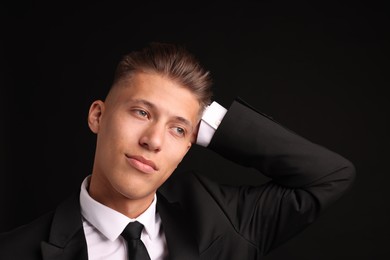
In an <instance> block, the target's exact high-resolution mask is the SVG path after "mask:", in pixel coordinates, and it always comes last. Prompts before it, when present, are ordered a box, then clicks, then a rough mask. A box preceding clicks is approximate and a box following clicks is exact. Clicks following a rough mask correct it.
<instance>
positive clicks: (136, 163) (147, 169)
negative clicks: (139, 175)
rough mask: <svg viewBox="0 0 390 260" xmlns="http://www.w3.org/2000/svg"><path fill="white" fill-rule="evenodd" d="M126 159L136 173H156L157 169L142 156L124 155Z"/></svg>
mask: <svg viewBox="0 0 390 260" xmlns="http://www.w3.org/2000/svg"><path fill="white" fill-rule="evenodd" d="M126 158H127V161H128V162H129V164H130V165H131V166H132V167H133V168H135V169H137V170H138V171H141V172H143V173H154V172H156V171H158V168H157V166H156V164H155V163H154V162H153V161H151V160H147V159H145V158H144V157H142V156H138V155H128V154H126Z"/></svg>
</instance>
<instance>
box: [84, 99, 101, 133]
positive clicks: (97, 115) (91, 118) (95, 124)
mask: <svg viewBox="0 0 390 260" xmlns="http://www.w3.org/2000/svg"><path fill="white" fill-rule="evenodd" d="M103 112H104V102H103V101H101V100H96V101H94V102H93V103H92V105H91V107H90V108H89V113H88V126H89V129H91V131H92V132H93V133H95V134H97V133H98V132H99V128H100V127H99V126H100V120H101V117H102V115H103Z"/></svg>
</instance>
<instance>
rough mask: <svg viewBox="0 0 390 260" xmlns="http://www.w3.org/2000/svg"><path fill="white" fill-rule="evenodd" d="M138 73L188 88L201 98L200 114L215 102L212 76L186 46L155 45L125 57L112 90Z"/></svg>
mask: <svg viewBox="0 0 390 260" xmlns="http://www.w3.org/2000/svg"><path fill="white" fill-rule="evenodd" d="M136 72H147V73H156V74H158V75H161V76H164V77H167V78H169V79H171V80H173V81H175V82H176V83H178V84H179V85H180V86H182V87H184V88H187V89H188V90H190V91H191V92H192V93H193V94H194V95H195V96H196V97H197V99H198V101H199V104H200V107H201V111H200V112H202V111H203V109H204V108H205V107H206V106H207V105H209V104H210V102H211V97H212V91H211V84H212V80H211V77H210V73H209V72H208V71H206V70H205V69H204V68H203V67H202V66H201V65H200V63H199V61H198V60H197V59H196V58H195V56H194V55H192V54H191V53H190V52H189V51H187V50H186V49H185V48H184V47H183V46H180V45H174V44H169V43H151V44H149V45H148V46H147V47H145V48H143V49H141V50H140V51H133V52H131V53H129V54H127V55H125V56H124V57H123V58H122V60H121V61H120V62H119V64H118V66H117V69H116V72H115V76H114V82H113V85H112V87H115V86H116V85H117V84H119V83H120V82H121V81H123V80H127V79H129V78H130V77H131V76H132V75H134V73H136Z"/></svg>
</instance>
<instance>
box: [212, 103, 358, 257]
mask: <svg viewBox="0 0 390 260" xmlns="http://www.w3.org/2000/svg"><path fill="white" fill-rule="evenodd" d="M208 148H209V149H211V150H213V151H215V152H217V153H219V154H220V155H222V156H223V157H225V158H227V159H229V160H231V161H234V162H236V163H238V164H241V165H244V166H247V167H253V168H255V169H257V170H258V171H259V172H261V173H262V174H264V175H266V176H268V177H270V178H271V179H272V180H271V181H270V182H269V183H267V184H265V185H262V186H259V187H248V186H245V187H239V188H233V187H220V188H219V189H210V190H212V192H213V193H214V196H215V197H216V198H217V199H218V200H219V203H220V204H221V205H224V208H225V209H226V210H227V211H228V212H227V214H228V215H229V216H230V217H231V221H232V223H235V225H236V226H237V227H236V228H237V230H238V232H240V233H241V234H242V235H243V236H244V237H246V238H247V239H248V240H250V241H252V242H253V243H254V244H256V245H258V247H259V249H260V251H261V252H262V253H263V254H266V253H268V252H269V251H270V250H271V249H273V248H275V247H276V246H278V245H280V244H281V243H283V242H285V241H286V240H288V239H289V238H291V237H292V236H294V235H295V234H297V233H298V232H300V231H301V230H303V229H304V228H305V227H306V226H307V225H308V224H310V223H312V222H313V221H314V220H315V219H316V218H317V217H318V216H319V215H320V213H321V212H322V211H323V210H325V209H326V208H327V207H328V206H329V205H331V204H332V203H334V202H335V201H336V200H337V199H339V198H340V197H341V196H342V195H343V194H344V193H345V192H346V191H347V190H348V188H349V187H350V185H351V184H352V182H353V179H354V176H355V171H354V166H353V165H352V164H351V163H350V162H349V161H348V160H346V159H345V158H343V157H342V156H340V155H338V154H337V153H334V152H332V151H329V150H328V149H326V148H324V147H322V146H320V145H317V144H314V143H312V142H310V141H308V140H306V139H305V138H303V137H300V136H299V135H297V134H295V133H294V132H292V131H290V130H288V129H287V128H285V127H283V126H281V125H280V124H278V123H276V122H275V121H273V120H272V119H270V118H269V117H267V116H265V115H263V114H261V113H259V112H257V111H255V110H254V109H253V108H250V107H249V106H248V105H246V104H244V103H243V102H242V101H235V102H234V103H233V104H232V106H231V107H230V108H229V111H228V112H227V114H226V115H225V117H224V118H223V120H222V123H221V124H220V126H219V127H218V130H217V131H216V132H215V134H214V136H213V138H212V140H211V142H210V144H209V145H208Z"/></svg>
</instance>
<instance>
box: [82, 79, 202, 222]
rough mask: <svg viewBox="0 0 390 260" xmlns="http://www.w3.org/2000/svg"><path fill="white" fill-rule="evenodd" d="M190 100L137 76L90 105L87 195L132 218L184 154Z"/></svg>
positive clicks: (162, 82) (193, 109) (163, 82)
mask: <svg viewBox="0 0 390 260" xmlns="http://www.w3.org/2000/svg"><path fill="white" fill-rule="evenodd" d="M199 109H200V105H199V102H198V100H197V98H196V96H195V95H194V94H193V93H191V92H190V91H189V90H188V89H186V88H184V87H183V86H181V85H179V84H178V83H176V82H175V81H173V80H171V79H169V78H167V77H163V76H161V75H158V74H155V73H144V72H137V73H135V74H134V75H133V76H132V77H131V79H126V80H122V81H120V82H119V83H118V85H116V86H114V87H113V88H112V89H111V91H110V93H109V94H108V96H107V98H106V100H105V101H104V102H103V101H101V100H97V101H95V102H93V103H92V105H91V107H90V110H89V115H88V124H89V127H90V129H91V131H92V132H93V133H95V134H97V143H96V152H95V159H94V165H93V171H92V177H91V182H90V185H89V194H90V196H91V197H92V198H94V199H95V200H97V201H99V202H100V203H102V204H104V205H106V206H108V207H110V208H112V209H114V210H116V211H119V212H121V213H122V214H124V215H126V216H128V217H130V218H136V217H138V216H139V215H140V214H142V213H143V212H144V211H145V210H146V209H147V208H148V207H149V205H150V204H151V202H152V201H153V199H154V194H155V193H156V190H157V189H158V188H159V187H160V186H161V185H162V184H163V183H164V182H165V181H166V180H167V179H168V178H169V176H171V174H172V172H173V171H174V170H175V169H176V167H177V166H178V164H179V163H180V162H181V160H182V159H183V157H184V156H185V155H186V153H187V152H188V150H189V149H190V147H191V145H192V143H193V142H194V140H196V134H197V129H198V124H199Z"/></svg>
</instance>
